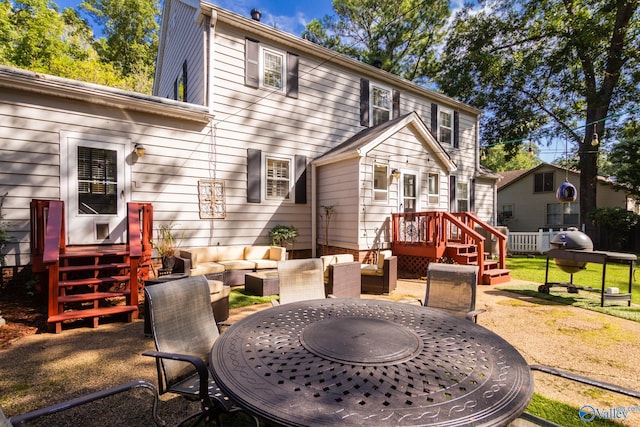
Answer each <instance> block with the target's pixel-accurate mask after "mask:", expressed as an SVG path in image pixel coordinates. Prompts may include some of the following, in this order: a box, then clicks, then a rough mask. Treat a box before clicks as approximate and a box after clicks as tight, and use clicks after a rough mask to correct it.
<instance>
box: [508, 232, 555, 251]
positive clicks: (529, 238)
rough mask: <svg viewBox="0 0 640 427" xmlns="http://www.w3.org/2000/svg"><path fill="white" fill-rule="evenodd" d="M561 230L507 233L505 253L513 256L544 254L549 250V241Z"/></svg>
mask: <svg viewBox="0 0 640 427" xmlns="http://www.w3.org/2000/svg"><path fill="white" fill-rule="evenodd" d="M560 231H562V230H547V231H545V230H542V229H539V230H538V231H533V232H530V231H524V232H522V231H509V232H508V233H507V237H508V238H507V251H508V252H510V253H514V254H530V253H540V254H542V253H545V252H546V251H548V250H549V249H551V239H553V237H554V236H555V235H557V234H558V233H560Z"/></svg>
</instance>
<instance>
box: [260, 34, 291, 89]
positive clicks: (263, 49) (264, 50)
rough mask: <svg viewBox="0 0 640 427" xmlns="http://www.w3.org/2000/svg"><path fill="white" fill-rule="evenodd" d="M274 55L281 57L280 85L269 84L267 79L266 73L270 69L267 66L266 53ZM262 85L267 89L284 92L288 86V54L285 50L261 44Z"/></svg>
mask: <svg viewBox="0 0 640 427" xmlns="http://www.w3.org/2000/svg"><path fill="white" fill-rule="evenodd" d="M267 54H268V55H274V56H278V57H280V60H281V62H280V75H281V79H280V86H279V87H278V86H275V85H271V84H267V82H266V79H265V73H266V72H267V71H268V70H267V69H266V68H265V63H266V61H265V56H266V55H267ZM260 86H261V87H263V88H265V89H270V90H275V91H280V92H284V91H285V90H286V88H287V55H286V54H285V52H283V51H280V50H277V49H273V48H270V47H265V46H262V45H261V46H260Z"/></svg>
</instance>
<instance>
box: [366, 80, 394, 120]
mask: <svg viewBox="0 0 640 427" xmlns="http://www.w3.org/2000/svg"><path fill="white" fill-rule="evenodd" d="M369 91H370V93H371V102H369V117H371V120H370V122H371V123H370V124H371V126H376V125H379V124H380V123H385V122H388V121H389V120H391V118H392V117H393V90H392V89H391V88H390V87H387V86H383V85H380V84H377V83H370V85H369ZM376 91H383V92H387V94H388V103H389V105H388V106H384V105H375V100H376V96H375V92H376ZM376 111H383V112H385V111H387V112H388V114H389V117H388V118H387V120H383V121H380V122H377V121H376V115H375V112H376Z"/></svg>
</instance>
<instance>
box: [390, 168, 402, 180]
mask: <svg viewBox="0 0 640 427" xmlns="http://www.w3.org/2000/svg"><path fill="white" fill-rule="evenodd" d="M391 176H392V177H394V178H395V179H400V171H399V170H398V169H392V170H391Z"/></svg>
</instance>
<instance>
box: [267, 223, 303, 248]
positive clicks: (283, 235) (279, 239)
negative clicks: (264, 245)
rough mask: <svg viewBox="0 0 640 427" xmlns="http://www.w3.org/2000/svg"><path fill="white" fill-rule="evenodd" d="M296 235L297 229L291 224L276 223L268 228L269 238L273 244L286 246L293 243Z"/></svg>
mask: <svg viewBox="0 0 640 427" xmlns="http://www.w3.org/2000/svg"><path fill="white" fill-rule="evenodd" d="M297 237H298V230H296V228H295V227H294V226H293V225H280V224H278V225H276V226H275V227H273V228H272V229H271V230H269V238H271V244H272V245H273V246H281V247H286V246H287V245H289V244H290V245H293V243H294V242H295V241H296V238H297Z"/></svg>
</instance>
